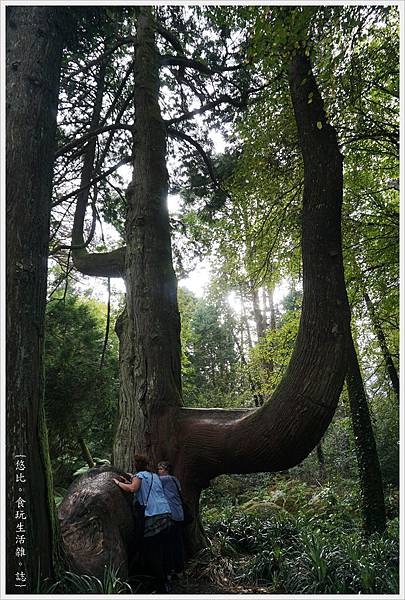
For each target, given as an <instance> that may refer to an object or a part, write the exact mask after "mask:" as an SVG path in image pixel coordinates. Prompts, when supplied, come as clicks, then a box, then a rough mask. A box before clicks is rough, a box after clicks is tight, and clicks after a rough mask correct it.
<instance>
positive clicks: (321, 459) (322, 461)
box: [316, 440, 326, 480]
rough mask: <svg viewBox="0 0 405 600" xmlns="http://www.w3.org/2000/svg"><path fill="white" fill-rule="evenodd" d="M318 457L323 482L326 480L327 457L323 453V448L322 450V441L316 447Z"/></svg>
mask: <svg viewBox="0 0 405 600" xmlns="http://www.w3.org/2000/svg"><path fill="white" fill-rule="evenodd" d="M316 456H317V459H318V465H319V477H320V478H321V480H323V479H325V475H326V469H325V455H324V453H323V448H322V440H321V441H320V442H319V444H318V445H317V447H316Z"/></svg>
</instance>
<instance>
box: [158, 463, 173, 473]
mask: <svg viewBox="0 0 405 600" xmlns="http://www.w3.org/2000/svg"><path fill="white" fill-rule="evenodd" d="M158 467H162V469H165V471H167V472H168V473H170V474H171V473H172V470H173V467H172V465H171V464H170V463H169V462H167V460H161V461H160V462H158Z"/></svg>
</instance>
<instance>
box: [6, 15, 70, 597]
mask: <svg viewBox="0 0 405 600" xmlns="http://www.w3.org/2000/svg"><path fill="white" fill-rule="evenodd" d="M64 12H65V11H64V10H63V9H60V10H58V9H55V8H53V7H49V6H33V7H30V6H12V7H8V8H7V41H6V44H7V45H6V48H7V70H6V74H7V99H8V101H7V104H6V109H7V119H6V126H7V147H6V153H7V154H6V167H7V171H6V175H7V294H6V298H7V321H6V323H7V406H6V427H7V453H6V461H7V465H6V474H7V499H6V509H7V539H6V553H7V555H6V556H7V567H6V568H7V591H8V593H14V594H16V593H22V594H27V593H33V592H35V589H36V586H37V583H38V581H43V580H44V579H46V578H49V577H51V576H52V574H53V561H57V557H58V552H59V549H60V548H59V538H58V534H57V529H56V525H55V514H54V504H53V484H52V473H51V468H50V461H49V454H48V441H47V431H46V426H45V419H44V409H43V391H44V390H43V384H44V378H43V342H44V320H45V303H46V278H47V259H48V238H49V220H50V208H51V186H52V165H53V154H54V148H55V144H54V140H55V130H56V113H57V102H58V85H59V73H60V65H61V56H62V52H61V51H62V47H61V44H62V32H61V28H60V23H61V18H60V17H61V16H62V14H63V13H64Z"/></svg>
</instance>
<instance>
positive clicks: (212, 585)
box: [171, 572, 269, 596]
mask: <svg viewBox="0 0 405 600" xmlns="http://www.w3.org/2000/svg"><path fill="white" fill-rule="evenodd" d="M171 593H172V594H183V595H189V594H195V595H201V594H205V595H206V596H215V595H217V594H268V593H269V590H268V589H266V588H259V587H255V588H253V587H248V588H247V587H242V586H240V585H237V584H236V583H234V582H232V581H230V580H228V579H226V580H224V581H223V583H222V584H220V583H216V582H213V581H210V580H209V579H207V578H206V577H199V578H195V577H194V576H190V575H188V574H187V572H186V573H184V575H183V577H181V578H179V579H178V580H176V581H173V589H172V592H171Z"/></svg>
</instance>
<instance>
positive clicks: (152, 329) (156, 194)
mask: <svg viewBox="0 0 405 600" xmlns="http://www.w3.org/2000/svg"><path fill="white" fill-rule="evenodd" d="M154 33H155V24H154V19H153V16H152V8H151V7H141V8H140V10H139V16H138V23H137V38H136V39H137V42H136V46H135V74H134V75H135V93H134V100H135V115H136V120H135V162H134V172H133V180H132V184H131V185H130V186H129V188H128V191H127V200H128V216H127V223H126V236H127V247H126V261H125V280H126V286H127V306H126V311H125V315H123V316H122V319H121V325H119V326H118V329H117V332H118V333H119V337H120V364H121V391H120V403H119V423H118V428H117V434H116V438H115V443H114V450H113V461H114V464H116V465H117V466H119V467H121V468H123V469H125V470H128V468H129V467H131V468H132V467H133V455H134V452H135V450H136V451H138V452H139V451H142V452H145V453H146V454H147V455H148V456H149V458H150V459H151V460H152V461H157V460H159V459H162V458H163V457H165V456H166V457H167V456H169V454H171V453H172V452H173V449H174V447H175V435H174V426H175V421H174V419H173V416H172V415H173V412H175V411H176V410H178V408H179V407H180V404H181V379H180V317H179V312H178V307H177V281H176V276H175V273H174V269H173V264H172V252H171V243H170V227H169V213H168V208H167V188H168V175H167V169H166V128H165V125H164V122H163V120H162V117H161V113H160V107H159V56H158V52H157V48H156V45H155V40H154Z"/></svg>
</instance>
